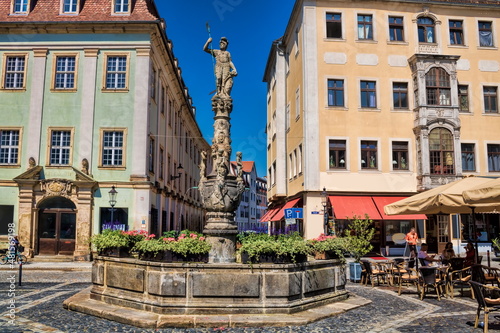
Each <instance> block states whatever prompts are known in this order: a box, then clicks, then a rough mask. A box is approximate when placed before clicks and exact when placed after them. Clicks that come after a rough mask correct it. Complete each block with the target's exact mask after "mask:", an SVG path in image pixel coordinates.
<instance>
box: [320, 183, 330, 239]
mask: <svg viewBox="0 0 500 333" xmlns="http://www.w3.org/2000/svg"><path fill="white" fill-rule="evenodd" d="M321 204H322V205H323V218H324V221H323V223H324V226H323V228H324V234H325V235H328V210H327V206H328V193H326V188H325V187H323V191H322V192H321Z"/></svg>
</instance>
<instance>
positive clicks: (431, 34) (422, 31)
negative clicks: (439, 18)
mask: <svg viewBox="0 0 500 333" xmlns="http://www.w3.org/2000/svg"><path fill="white" fill-rule="evenodd" d="M417 25H418V41H419V42H420V43H436V37H435V26H436V24H435V22H434V20H433V19H431V18H430V17H420V18H419V19H418V21H417Z"/></svg>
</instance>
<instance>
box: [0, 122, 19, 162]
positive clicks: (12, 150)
mask: <svg viewBox="0 0 500 333" xmlns="http://www.w3.org/2000/svg"><path fill="white" fill-rule="evenodd" d="M3 132H17V136H18V137H17V145H15V144H13V142H12V141H13V136H12V133H9V134H8V135H9V138H8V141H9V142H8V143H7V144H6V145H2V142H1V141H0V150H3V149H5V150H6V158H7V161H6V163H0V166H1V167H6V166H9V167H10V166H19V165H20V164H21V162H20V159H21V153H22V152H21V147H22V137H23V132H22V128H20V127H1V128H0V139H1V137H2V133H3ZM13 155H15V156H16V157H15V161H13Z"/></svg>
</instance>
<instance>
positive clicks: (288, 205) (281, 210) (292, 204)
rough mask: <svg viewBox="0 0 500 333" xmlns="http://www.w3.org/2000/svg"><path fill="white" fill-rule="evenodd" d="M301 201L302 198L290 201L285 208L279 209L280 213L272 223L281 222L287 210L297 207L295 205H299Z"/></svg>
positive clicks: (274, 217) (273, 218)
mask: <svg viewBox="0 0 500 333" xmlns="http://www.w3.org/2000/svg"><path fill="white" fill-rule="evenodd" d="M300 199H301V198H298V199H293V200H290V201H288V202H287V203H286V204H285V205H284V206H282V207H280V208H278V212H277V213H276V215H274V216H273V217H272V219H271V221H279V220H281V219H282V218H283V217H285V209H288V208H293V207H295V205H296V204H297V202H299V200H300Z"/></svg>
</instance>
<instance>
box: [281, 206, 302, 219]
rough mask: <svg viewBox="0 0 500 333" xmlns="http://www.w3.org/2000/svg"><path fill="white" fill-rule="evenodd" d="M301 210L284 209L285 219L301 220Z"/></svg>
mask: <svg viewBox="0 0 500 333" xmlns="http://www.w3.org/2000/svg"><path fill="white" fill-rule="evenodd" d="M302 210H303V209H302V208H286V209H285V219H301V218H303V217H302Z"/></svg>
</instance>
